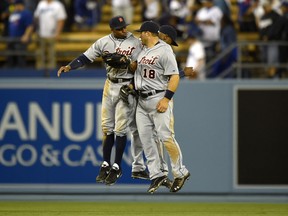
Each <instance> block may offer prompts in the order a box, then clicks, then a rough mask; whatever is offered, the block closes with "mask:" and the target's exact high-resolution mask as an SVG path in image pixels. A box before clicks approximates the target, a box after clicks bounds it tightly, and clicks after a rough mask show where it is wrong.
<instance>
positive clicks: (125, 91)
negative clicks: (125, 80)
mask: <svg viewBox="0 0 288 216" xmlns="http://www.w3.org/2000/svg"><path fill="white" fill-rule="evenodd" d="M129 95H132V96H137V94H136V92H135V90H134V89H131V88H130V87H129V86H128V85H123V86H122V87H121V88H120V92H119V97H120V99H121V100H123V102H124V103H126V104H127V105H129V100H128V98H129Z"/></svg>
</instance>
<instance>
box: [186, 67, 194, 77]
mask: <svg viewBox="0 0 288 216" xmlns="http://www.w3.org/2000/svg"><path fill="white" fill-rule="evenodd" d="M184 74H185V76H186V77H189V78H192V79H193V78H194V79H195V78H197V72H196V71H195V70H194V68H193V67H185V68H184Z"/></svg>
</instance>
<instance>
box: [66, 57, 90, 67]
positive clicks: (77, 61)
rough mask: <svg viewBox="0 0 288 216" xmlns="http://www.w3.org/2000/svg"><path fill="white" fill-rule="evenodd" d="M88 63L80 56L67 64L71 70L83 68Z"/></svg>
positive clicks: (85, 58) (88, 61) (87, 60)
mask: <svg viewBox="0 0 288 216" xmlns="http://www.w3.org/2000/svg"><path fill="white" fill-rule="evenodd" d="M88 63H90V60H89V59H88V58H87V57H86V56H85V55H84V54H81V55H80V56H78V57H77V58H75V59H74V60H73V61H72V62H70V63H69V66H70V67H71V70H74V69H77V68H80V67H83V66H84V65H85V64H88Z"/></svg>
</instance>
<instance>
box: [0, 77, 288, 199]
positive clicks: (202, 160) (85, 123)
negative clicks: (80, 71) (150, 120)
mask: <svg viewBox="0 0 288 216" xmlns="http://www.w3.org/2000/svg"><path fill="white" fill-rule="evenodd" d="M103 85H104V80H103V79H95V78H92V79H83V78H81V79H69V78H68V77H67V78H61V79H53V78H52V79H38V78H32V79H6V78H1V80H0V193H14V192H19V193H22V192H25V193H34V192H37V193H38V192H41V193H123V192H125V193H146V190H147V188H148V185H149V182H146V181H143V180H133V179H131V177H130V174H131V161H132V159H131V153H130V148H129V147H130V142H129V145H128V146H127V149H126V151H125V154H124V158H123V169H124V174H123V176H122V177H121V179H120V180H119V182H117V184H116V185H114V186H105V185H102V184H96V183H95V177H96V175H97V173H98V170H99V165H100V164H101V161H102V153H101V127H100V124H101V120H100V113H101V97H102V87H103ZM287 92H288V82H287V81H277V80H274V81H264V80H263V81H261V80H257V81H256V80H247V81H244V80H241V81H240V80H239V81H237V80H212V81H205V82H198V81H192V82H191V81H188V80H181V85H180V86H179V89H178V91H177V93H176V94H175V96H174V102H175V105H174V109H175V110H174V111H175V112H174V113H175V131H176V139H177V140H178V142H179V144H180V145H181V148H182V151H183V158H184V164H185V165H186V166H187V168H188V169H189V170H190V172H191V178H190V180H189V181H188V182H187V184H186V185H185V187H184V188H183V190H181V193H203V194H206V193H212V194H213V193H215V194H218V193H221V194H223V193H224V194H226V193H227V194H238V193H245V194H246V193H248V194H249V193H251V194H252V193H260V194H261V193H269V194H270V193H275V194H287V192H288V172H287V170H288V159H287V158H288V157H287V154H288V135H287V134H288V112H287V110H288V93H287ZM165 192H167V190H166V189H165V188H161V189H160V190H159V193H165Z"/></svg>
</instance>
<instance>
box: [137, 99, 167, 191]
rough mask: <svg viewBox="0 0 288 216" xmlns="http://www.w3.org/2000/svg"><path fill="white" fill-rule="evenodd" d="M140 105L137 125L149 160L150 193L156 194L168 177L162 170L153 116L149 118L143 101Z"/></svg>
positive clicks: (147, 161)
mask: <svg viewBox="0 0 288 216" xmlns="http://www.w3.org/2000/svg"><path fill="white" fill-rule="evenodd" d="M144 103H145V102H144ZM139 104H140V105H138V106H137V110H136V123H137V128H138V131H139V136H140V140H141V142H142V143H143V149H144V154H145V157H146V159H147V160H146V163H147V167H148V170H149V175H150V179H151V184H150V187H149V188H148V192H149V193H154V192H155V191H156V190H157V189H158V188H159V187H160V186H161V184H162V183H163V181H165V179H167V176H166V175H164V174H163V172H162V170H161V163H160V157H159V153H158V148H157V145H156V143H155V141H154V136H153V130H154V124H153V122H152V121H151V116H149V114H148V113H147V111H145V110H144V109H143V108H142V107H143V106H142V105H141V100H140V102H139ZM148 112H149V111H148Z"/></svg>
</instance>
